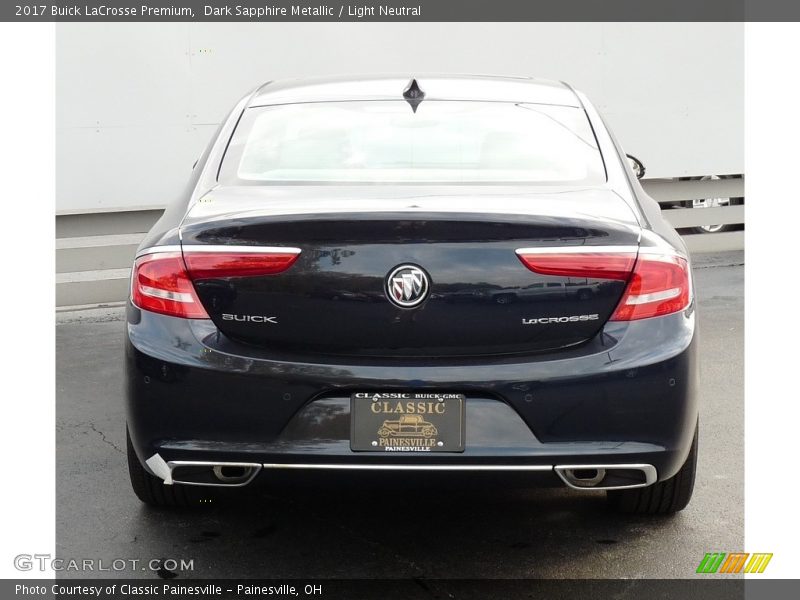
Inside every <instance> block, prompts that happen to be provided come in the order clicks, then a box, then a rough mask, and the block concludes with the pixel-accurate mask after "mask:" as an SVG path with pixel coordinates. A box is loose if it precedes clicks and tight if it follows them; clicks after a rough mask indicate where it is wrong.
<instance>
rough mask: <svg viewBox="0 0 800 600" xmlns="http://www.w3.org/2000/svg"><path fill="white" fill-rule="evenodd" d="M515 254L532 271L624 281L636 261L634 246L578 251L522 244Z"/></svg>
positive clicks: (561, 275) (544, 273)
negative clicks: (524, 245) (625, 248)
mask: <svg viewBox="0 0 800 600" xmlns="http://www.w3.org/2000/svg"><path fill="white" fill-rule="evenodd" d="M517 256H519V259H520V260H521V261H522V264H524V265H525V266H526V267H528V268H529V269H530V270H531V271H533V272H534V273H541V274H542V275H558V276H560V277H580V278H584V279H614V280H619V281H627V280H628V277H630V274H631V270H633V263H634V262H636V249H635V248H633V249H631V250H630V251H627V250H626V251H605V250H597V251H594V250H589V249H588V248H587V249H585V248H581V251H580V252H574V251H559V250H558V249H555V248H554V249H546V250H545V249H540V248H522V249H520V250H517Z"/></svg>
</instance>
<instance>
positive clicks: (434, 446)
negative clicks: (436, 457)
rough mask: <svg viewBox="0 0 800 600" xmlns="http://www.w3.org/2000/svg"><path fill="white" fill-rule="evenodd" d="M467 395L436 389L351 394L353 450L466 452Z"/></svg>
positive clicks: (351, 446) (351, 442) (351, 439)
mask: <svg viewBox="0 0 800 600" xmlns="http://www.w3.org/2000/svg"><path fill="white" fill-rule="evenodd" d="M465 426H466V398H465V396H464V394H456V393H436V392H355V393H353V394H351V395H350V449H351V450H352V451H353V452H382V453H416V452H445V453H458V452H464V448H465V433H466V432H465Z"/></svg>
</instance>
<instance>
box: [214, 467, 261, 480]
mask: <svg viewBox="0 0 800 600" xmlns="http://www.w3.org/2000/svg"><path fill="white" fill-rule="evenodd" d="M212 471H213V472H214V477H216V478H217V479H218V480H219V481H220V482H221V483H225V484H235V483H242V482H247V481H248V480H250V479H252V475H253V467H241V466H238V465H237V466H230V465H214V468H213V469H212Z"/></svg>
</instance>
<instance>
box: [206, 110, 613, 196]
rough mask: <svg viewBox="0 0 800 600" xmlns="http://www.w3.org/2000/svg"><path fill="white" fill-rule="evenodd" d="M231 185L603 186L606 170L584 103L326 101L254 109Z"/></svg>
mask: <svg viewBox="0 0 800 600" xmlns="http://www.w3.org/2000/svg"><path fill="white" fill-rule="evenodd" d="M220 180H221V182H222V183H229V184H238V185H248V184H249V185H269V184H286V183H528V184H560V183H570V184H581V185H593V184H598V183H602V182H604V181H605V170H604V166H603V160H602V157H601V155H600V151H599V150H598V148H597V141H596V140H595V137H594V134H593V132H592V128H591V126H590V124H589V121H588V118H587V117H586V113H585V112H584V111H583V109H580V108H574V107H568V106H549V105H540V104H514V103H506V102H457V101H434V100H429V101H426V102H422V104H420V105H419V106H418V107H417V111H416V112H414V111H412V109H411V106H410V105H409V104H408V103H407V102H405V101H403V100H398V101H368V102H320V103H308V104H290V105H281V106H264V107H256V108H250V109H247V110H246V111H245V113H244V115H243V116H242V119H241V121H240V122H239V124H238V126H237V127H236V131H235V132H234V135H233V138H232V140H231V143H230V145H229V147H228V150H227V152H226V155H225V158H224V160H223V163H222V166H221V169H220Z"/></svg>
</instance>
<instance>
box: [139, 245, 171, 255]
mask: <svg viewBox="0 0 800 600" xmlns="http://www.w3.org/2000/svg"><path fill="white" fill-rule="evenodd" d="M180 251H181V247H180V246H178V245H174V246H151V247H150V248H145V249H144V250H139V251H138V252H137V253H136V257H135V258H141V257H142V256H146V255H147V254H163V253H165V252H180Z"/></svg>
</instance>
